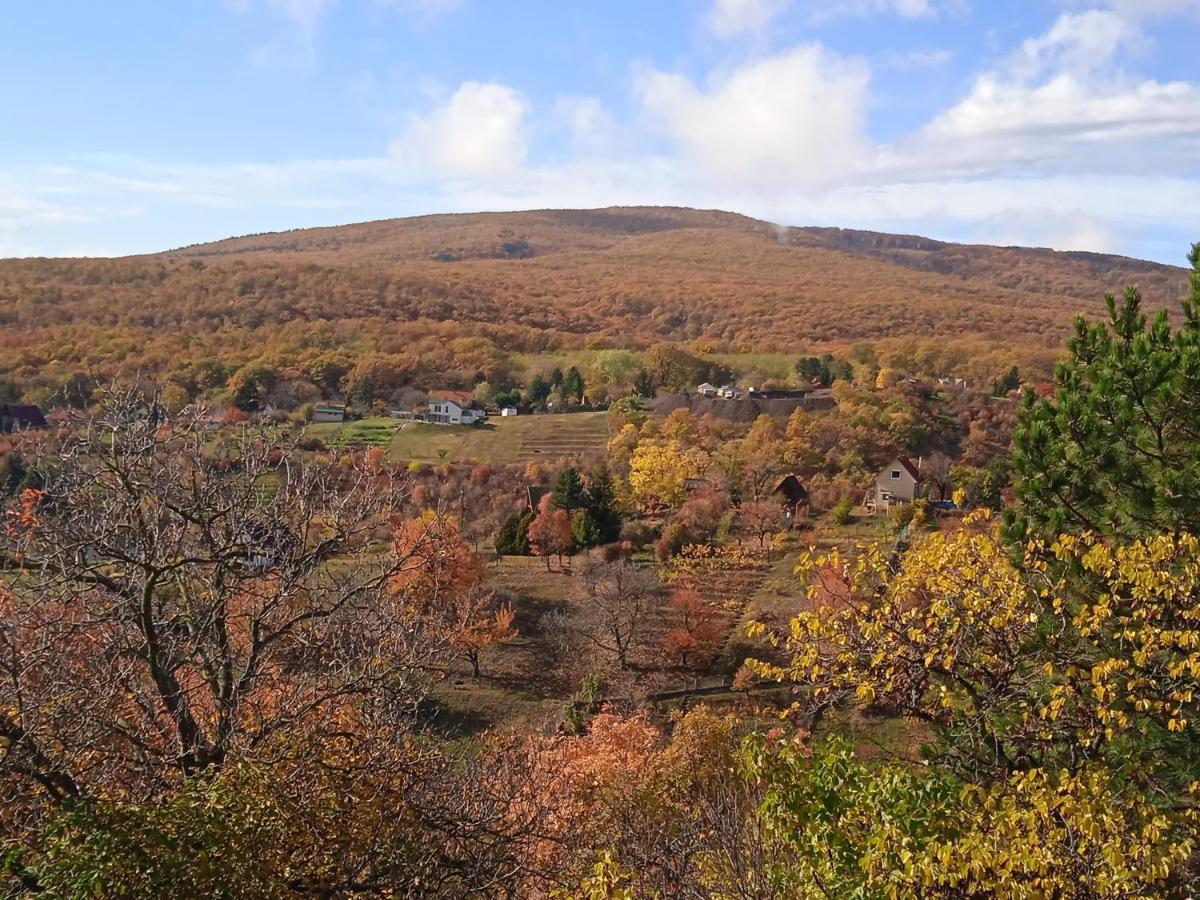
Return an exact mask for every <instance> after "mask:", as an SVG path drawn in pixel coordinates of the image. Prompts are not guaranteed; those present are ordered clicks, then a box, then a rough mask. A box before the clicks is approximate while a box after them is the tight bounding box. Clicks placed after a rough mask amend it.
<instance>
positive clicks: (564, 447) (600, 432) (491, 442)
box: [388, 413, 608, 464]
mask: <svg viewBox="0 0 1200 900" xmlns="http://www.w3.org/2000/svg"><path fill="white" fill-rule="evenodd" d="M607 439H608V421H607V417H606V415H605V414H604V413H565V414H562V415H540V416H510V417H507V418H505V417H502V416H494V417H492V418H491V419H489V420H488V421H487V423H486V424H484V425H463V426H458V425H426V424H424V423H420V422H410V423H408V424H406V425H404V427H403V428H401V429H400V430H399V431H397V432H396V433H395V434H394V435H393V437H392V438H391V443H390V444H389V445H388V456H389V457H390V458H391V459H394V460H398V461H410V460H415V461H417V462H429V463H437V462H441V461H442V460H445V461H447V462H467V461H474V462H483V463H508V464H520V463H527V462H530V461H532V460H537V459H546V460H552V459H559V458H562V457H574V456H588V455H591V454H594V453H597V452H599V451H602V450H603V449H604V445H605V442H606V441H607Z"/></svg>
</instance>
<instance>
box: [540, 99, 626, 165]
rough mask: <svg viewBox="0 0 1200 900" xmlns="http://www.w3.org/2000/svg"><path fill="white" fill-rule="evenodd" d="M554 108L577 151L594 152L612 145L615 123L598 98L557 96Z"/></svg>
mask: <svg viewBox="0 0 1200 900" xmlns="http://www.w3.org/2000/svg"><path fill="white" fill-rule="evenodd" d="M555 110H556V111H557V113H558V116H559V118H560V119H562V121H563V122H564V123H565V124H566V126H567V128H568V130H569V131H570V133H571V141H572V144H573V145H574V147H575V149H576V150H577V151H579V152H583V153H589V154H594V153H597V152H600V151H603V150H606V149H608V148H610V147H611V146H612V143H613V139H614V134H615V132H616V125H615V123H614V122H613V118H612V116H611V115H609V113H608V110H606V109H605V108H604V104H603V103H601V102H600V100H599V98H597V97H559V98H558V102H557V103H556V104H555Z"/></svg>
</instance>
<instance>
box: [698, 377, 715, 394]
mask: <svg viewBox="0 0 1200 900" xmlns="http://www.w3.org/2000/svg"><path fill="white" fill-rule="evenodd" d="M696 393H697V394H699V395H700V396H701V397H715V396H717V386H716V385H715V384H709V383H708V382H707V381H706V382H704V384H701V385H697V386H696Z"/></svg>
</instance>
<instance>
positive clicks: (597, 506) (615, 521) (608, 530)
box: [586, 467, 621, 544]
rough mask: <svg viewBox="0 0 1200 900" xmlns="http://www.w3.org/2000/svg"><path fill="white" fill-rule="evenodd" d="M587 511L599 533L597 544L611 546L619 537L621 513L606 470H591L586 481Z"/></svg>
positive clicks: (601, 468) (610, 477) (603, 468)
mask: <svg viewBox="0 0 1200 900" xmlns="http://www.w3.org/2000/svg"><path fill="white" fill-rule="evenodd" d="M586 504H587V511H588V514H589V515H590V516H591V517H592V520H593V521H594V522H595V523H596V527H597V529H598V530H599V532H600V535H599V538H598V539H597V543H600V544H611V543H612V542H613V541H615V540H617V539H618V538H619V537H620V536H621V512H620V510H619V509H618V508H617V494H616V491H615V490H614V488H613V482H612V476H611V475H610V474H609V472H608V469H607V468H605V467H600V468H598V469H595V470H593V472H592V474H591V477H590V478H589V479H588V488H587V500H586Z"/></svg>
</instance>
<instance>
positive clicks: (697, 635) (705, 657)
mask: <svg viewBox="0 0 1200 900" xmlns="http://www.w3.org/2000/svg"><path fill="white" fill-rule="evenodd" d="M671 612H672V616H673V618H674V624H673V625H672V626H671V628H670V629H669V630H668V631H667V633H666V635H665V636H664V637H663V650H664V651H665V652H666V653H667V655H668V656H669V657H671V658H672V659H674V660H675V661H677V662H678V663H679V664H680V665H681V666H686V665H688V664H689V663H690V664H691V665H694V666H705V665H707V664H708V663H709V662H711V661H712V658H713V657H714V656H715V655H716V653H717V650H718V649H720V645H721V621H720V618H719V616H718V615H717V611H716V609H715V608H714V607H713V606H712V605H711V604H709V603H707V602H705V600H704V598H703V597H701V596H700V594H699V592H698V591H696V590H695V588H693V587H691V586H688V585H681V586H679V587H677V588H676V589H675V590H674V591H673V592H672V593H671Z"/></svg>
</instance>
